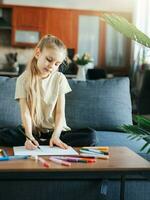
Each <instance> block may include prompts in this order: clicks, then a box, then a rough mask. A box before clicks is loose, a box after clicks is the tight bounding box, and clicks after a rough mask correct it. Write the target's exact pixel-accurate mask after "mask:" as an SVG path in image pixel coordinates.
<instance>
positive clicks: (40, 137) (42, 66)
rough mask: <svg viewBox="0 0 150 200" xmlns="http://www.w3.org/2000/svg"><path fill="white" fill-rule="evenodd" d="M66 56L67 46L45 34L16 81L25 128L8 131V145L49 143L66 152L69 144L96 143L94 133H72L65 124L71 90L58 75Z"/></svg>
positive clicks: (35, 145)
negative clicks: (67, 99)
mask: <svg viewBox="0 0 150 200" xmlns="http://www.w3.org/2000/svg"><path fill="white" fill-rule="evenodd" d="M66 56H67V50H66V47H65V45H64V43H63V42H62V41H61V40H60V39H58V38H57V37H55V36H52V35H46V36H44V37H43V38H42V39H41V40H40V41H39V43H38V45H37V46H36V48H35V50H34V55H33V58H32V59H31V61H30V63H29V64H28V66H27V69H26V70H25V72H24V73H23V74H22V75H21V76H20V77H18V79H17V83H16V93H15V99H17V100H18V101H19V105H20V111H21V118H22V125H21V126H18V127H17V128H16V129H15V130H10V131H9V138H10V137H11V139H9V138H7V139H8V141H7V144H8V145H10V146H13V145H23V144H24V145H25V147H26V148H27V149H35V148H37V147H38V146H39V145H40V144H42V145H43V144H46V145H48V144H49V145H50V146H54V145H56V146H58V147H61V148H64V149H65V148H68V145H71V146H82V145H94V144H95V138H96V137H95V133H94V132H93V130H90V129H85V130H78V131H71V130H70V128H69V127H68V126H67V124H66V119H65V94H66V93H68V92H70V91H71V88H70V86H69V84H68V81H67V79H66V77H65V76H64V75H63V74H62V73H61V72H58V69H59V66H60V65H61V64H62V63H63V61H64V60H65V58H66ZM23 133H24V134H23ZM25 135H26V137H25ZM7 136H8V131H7ZM12 138H13V139H12ZM12 140H13V141H12ZM0 143H1V142H0ZM5 144H6V142H5Z"/></svg>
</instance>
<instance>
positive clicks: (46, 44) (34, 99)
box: [26, 35, 67, 129]
mask: <svg viewBox="0 0 150 200" xmlns="http://www.w3.org/2000/svg"><path fill="white" fill-rule="evenodd" d="M36 48H39V50H40V52H42V50H43V49H44V48H52V49H57V50H60V51H62V52H63V53H64V59H65V57H66V56H67V50H66V47H65V45H64V43H63V42H62V41H61V40H60V39H58V38H57V37H55V36H53V35H45V36H44V37H42V38H41V40H40V41H39V43H38V44H37V46H36V47H35V49H36ZM26 72H27V81H26V91H27V105H28V107H29V111H30V115H31V119H32V124H33V129H38V128H39V129H40V128H42V122H43V119H44V117H43V113H42V112H41V104H42V100H41V95H42V94H41V90H40V86H39V78H40V77H39V75H40V71H39V69H38V67H37V58H36V57H35V52H34V55H33V57H32V59H31V61H30V62H29V64H28V66H27V69H26Z"/></svg>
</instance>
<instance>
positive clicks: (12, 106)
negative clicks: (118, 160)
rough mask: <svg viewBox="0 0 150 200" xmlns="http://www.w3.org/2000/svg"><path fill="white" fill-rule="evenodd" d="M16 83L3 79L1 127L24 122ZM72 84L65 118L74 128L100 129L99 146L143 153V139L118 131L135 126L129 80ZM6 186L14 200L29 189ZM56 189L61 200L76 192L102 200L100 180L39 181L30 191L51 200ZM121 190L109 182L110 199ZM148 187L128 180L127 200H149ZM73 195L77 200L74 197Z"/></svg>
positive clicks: (115, 182)
mask: <svg viewBox="0 0 150 200" xmlns="http://www.w3.org/2000/svg"><path fill="white" fill-rule="evenodd" d="M15 81H16V78H8V77H0V128H2V127H14V126H17V125H18V124H20V122H21V120H20V112H19V106H18V103H17V102H16V101H15V100H14V92H15ZM69 83H70V86H71V88H72V92H71V93H68V94H67V95H66V119H67V123H68V125H69V126H70V127H71V128H84V127H91V128H94V129H96V130H97V134H96V137H97V145H104V146H107V145H108V146H127V147H129V148H130V149H132V150H133V151H135V152H137V153H140V148H141V147H142V145H143V144H144V141H143V140H140V141H135V140H129V139H128V138H127V135H126V134H124V133H122V132H118V130H119V129H118V127H119V126H121V125H123V124H132V112H131V100H130V91H129V79H128V78H114V79H100V80H96V81H95V80H89V81H86V82H80V81H75V80H69ZM141 155H142V156H143V157H144V158H146V159H147V160H149V159H150V156H149V155H146V154H145V153H144V152H143V153H142V154H141ZM7 184H8V183H6V184H4V183H3V182H2V181H1V184H0V185H2V186H3V189H4V190H3V189H1V191H5V189H6V188H7V194H8V193H9V194H12V197H14V198H15V197H16V196H15V195H16V194H18V195H19V197H22V196H21V192H19V191H22V190H23V189H24V188H26V189H27V187H28V184H27V183H26V182H20V183H15V182H14V183H13V182H11V183H9V184H10V187H9V190H8V187H7ZM40 185H41V187H40ZM42 186H43V187H42ZM56 187H57V197H58V199H59V198H60V197H62V198H61V199H62V200H67V199H76V196H75V195H76V194H75V195H74V192H75V191H78V193H79V195H78V199H79V200H80V199H92V200H97V199H100V198H99V193H98V192H99V188H100V181H98V182H97V181H95V182H92V183H91V182H89V181H72V182H71V183H70V182H69V183H68V182H63V183H62V182H61V183H60V182H57V181H56V182H54V181H52V182H51V181H50V182H49V183H47V182H46V183H45V182H44V183H41V182H40V181H36V182H34V183H30V185H29V187H28V188H29V190H31V191H33V194H34V193H35V192H34V191H36V190H37V189H38V188H40V191H41V196H39V197H40V199H42V197H43V198H44V199H49V197H50V196H51V197H53V196H54V195H56V192H55V191H56ZM41 188H43V189H41ZM58 188H59V189H58ZM68 188H69V189H68ZM119 188H120V182H119V180H115V179H114V180H111V181H109V183H108V199H109V200H119ZM149 188H150V181H148V180H146V179H144V178H138V177H137V178H134V179H132V180H127V182H126V191H125V199H126V200H131V199H136V200H149V199H150V190H149ZM26 189H25V190H26ZM42 191H43V192H42ZM85 192H86V193H85ZM25 193H26V192H25ZM64 193H65V194H64ZM5 195H6V193H1V194H0V199H1V200H3V198H4V197H6V196H5ZM13 195H14V196H13ZM72 196H73V197H75V198H72ZM34 197H35V196H34ZM34 197H33V198H34ZM79 197H80V198H79ZM22 199H23V198H22ZM25 199H32V197H31V198H28V196H26V197H25V196H24V200H25ZM56 199H57V198H56Z"/></svg>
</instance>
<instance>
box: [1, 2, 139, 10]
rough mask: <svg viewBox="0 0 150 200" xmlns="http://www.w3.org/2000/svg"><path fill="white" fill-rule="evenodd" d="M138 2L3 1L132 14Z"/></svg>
mask: <svg viewBox="0 0 150 200" xmlns="http://www.w3.org/2000/svg"><path fill="white" fill-rule="evenodd" d="M134 1H136V0H122V1H121V0H3V3H5V4H16V5H32V6H44V7H57V8H74V9H89V10H101V11H102V10H103V11H125V12H130V11H131V12H132V10H133V7H134Z"/></svg>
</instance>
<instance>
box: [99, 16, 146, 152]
mask: <svg viewBox="0 0 150 200" xmlns="http://www.w3.org/2000/svg"><path fill="white" fill-rule="evenodd" d="M100 19H101V20H103V21H105V22H106V23H108V24H109V25H111V26H112V27H113V28H114V29H115V30H116V31H119V32H120V33H122V34H123V35H124V36H126V37H128V38H130V39H132V40H134V41H136V42H138V43H139V44H141V45H143V46H145V47H147V48H150V38H149V37H148V36H147V35H146V34H144V33H143V32H141V31H140V30H139V29H137V28H136V26H134V25H133V24H132V23H130V22H128V21H127V20H126V19H125V18H124V17H121V16H118V15H115V14H104V15H103V16H101V17H100ZM134 121H135V123H136V124H135V125H123V126H122V127H121V129H122V130H124V131H125V132H126V133H127V134H129V138H131V139H137V140H139V139H141V138H142V139H144V140H145V144H144V146H143V147H142V148H141V151H142V150H144V149H145V148H146V147H148V150H147V153H150V147H149V146H150V119H147V118H146V117H143V116H139V115H137V116H135V118H134Z"/></svg>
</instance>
